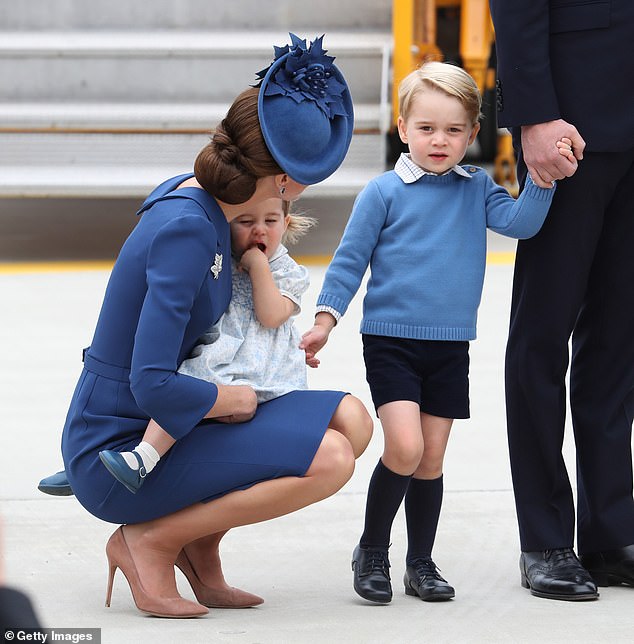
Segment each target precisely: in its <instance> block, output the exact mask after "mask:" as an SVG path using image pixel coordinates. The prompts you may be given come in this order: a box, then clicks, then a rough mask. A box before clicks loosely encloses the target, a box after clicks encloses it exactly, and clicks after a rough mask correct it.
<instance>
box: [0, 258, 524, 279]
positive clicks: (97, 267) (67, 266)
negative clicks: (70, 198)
mask: <svg viewBox="0 0 634 644" xmlns="http://www.w3.org/2000/svg"><path fill="white" fill-rule="evenodd" d="M293 258H294V259H295V261H296V262H298V263H299V264H304V265H306V266H326V265H328V264H329V263H330V260H331V259H332V255H294V256H293ZM514 261H515V253H514V252H491V253H487V264H498V265H509V264H512V263H513V262H514ZM113 263H114V262H112V261H109V260H103V261H95V262H87V261H76V262H0V275H23V274H28V273H81V272H84V271H109V270H111V269H112V265H113Z"/></svg>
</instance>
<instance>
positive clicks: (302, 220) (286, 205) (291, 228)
mask: <svg viewBox="0 0 634 644" xmlns="http://www.w3.org/2000/svg"><path fill="white" fill-rule="evenodd" d="M282 212H283V213H284V217H288V226H287V227H286V230H285V231H284V234H283V235H282V243H283V244H296V243H297V242H298V241H299V238H300V237H303V236H304V235H305V234H306V233H307V232H308V231H309V230H310V229H311V228H312V227H313V226H315V225H316V224H317V220H316V219H315V218H314V217H308V216H307V215H302V214H300V213H292V212H291V202H290V201H283V202H282Z"/></svg>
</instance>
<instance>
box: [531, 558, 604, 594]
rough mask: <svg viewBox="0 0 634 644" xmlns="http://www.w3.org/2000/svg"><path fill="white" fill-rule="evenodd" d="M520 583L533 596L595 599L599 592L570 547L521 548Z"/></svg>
mask: <svg viewBox="0 0 634 644" xmlns="http://www.w3.org/2000/svg"><path fill="white" fill-rule="evenodd" d="M520 572H521V575H522V577H521V580H522V586H523V587H524V588H530V591H531V593H532V594H533V595H535V596H536V597H545V598H546V599H564V600H567V601H580V600H584V599H597V597H598V596H599V593H598V592H597V587H596V584H595V583H594V581H593V580H592V577H590V573H588V571H587V570H586V569H585V568H584V567H583V566H582V565H581V563H580V562H579V559H577V555H575V553H574V551H573V550H572V548H555V549H553V550H544V551H543V552H523V553H522V554H521V556H520Z"/></svg>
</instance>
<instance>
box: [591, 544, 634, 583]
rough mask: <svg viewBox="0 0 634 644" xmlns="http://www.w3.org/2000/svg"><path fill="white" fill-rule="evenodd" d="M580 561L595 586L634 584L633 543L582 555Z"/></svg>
mask: <svg viewBox="0 0 634 644" xmlns="http://www.w3.org/2000/svg"><path fill="white" fill-rule="evenodd" d="M581 563H582V564H583V566H584V568H587V570H588V572H589V573H590V574H591V575H592V579H594V581H595V582H596V584H597V586H618V585H619V584H628V585H629V586H634V545H631V546H624V547H623V548H616V549H615V550H604V551H602V552H593V553H590V554H587V555H583V556H582V557H581Z"/></svg>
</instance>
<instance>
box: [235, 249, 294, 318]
mask: <svg viewBox="0 0 634 644" xmlns="http://www.w3.org/2000/svg"><path fill="white" fill-rule="evenodd" d="M238 266H239V268H241V269H242V270H245V271H246V272H247V273H248V274H249V279H250V280H251V285H252V287H253V308H254V309H255V315H256V317H257V319H258V321H259V322H260V324H261V325H262V326H264V327H267V328H269V329H275V328H277V327H278V326H281V325H282V324H284V322H286V320H288V319H289V318H290V317H291V315H293V314H294V313H295V308H296V305H295V303H294V302H293V301H292V300H290V299H289V298H288V297H286V296H284V295H282V294H281V293H280V291H279V289H278V288H277V285H276V284H275V281H274V280H273V276H272V275H271V269H270V267H269V260H268V258H267V257H266V255H265V254H264V253H263V252H262V251H261V250H260V249H259V248H257V247H253V248H249V249H248V250H246V251H245V252H244V254H243V255H242V257H241V258H240V263H239V265H238Z"/></svg>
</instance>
